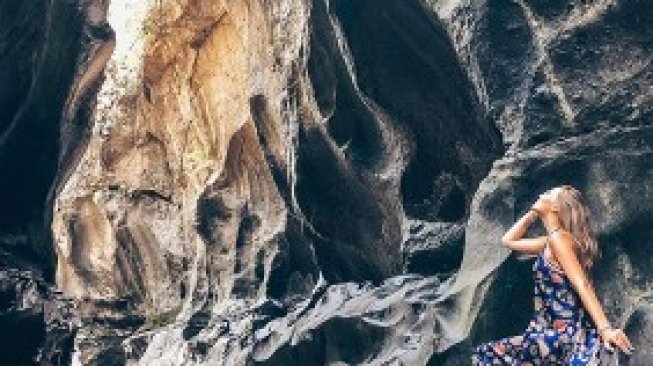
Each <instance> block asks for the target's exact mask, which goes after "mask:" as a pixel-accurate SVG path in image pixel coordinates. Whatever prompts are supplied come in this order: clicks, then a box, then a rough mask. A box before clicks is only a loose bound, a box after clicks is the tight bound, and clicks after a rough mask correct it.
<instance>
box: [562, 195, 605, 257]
mask: <svg viewBox="0 0 653 366" xmlns="http://www.w3.org/2000/svg"><path fill="white" fill-rule="evenodd" d="M560 187H561V188H562V190H561V191H560V192H559V194H558V195H557V203H558V205H559V207H560V210H559V211H558V218H559V219H560V225H561V226H562V228H563V229H565V230H567V231H568V232H570V233H571V234H572V236H573V239H574V250H575V251H576V255H577V256H578V260H579V261H580V263H581V264H582V265H583V267H585V268H587V269H589V268H590V267H592V265H593V264H594V261H595V260H596V258H597V257H598V256H599V255H600V253H599V245H598V242H597V240H596V237H595V235H594V230H593V228H592V220H591V218H590V212H589V209H588V208H587V206H586V205H585V202H584V198H583V197H582V195H581V193H580V191H579V190H577V189H576V188H574V187H573V186H571V185H569V184H563V185H561V186H560Z"/></svg>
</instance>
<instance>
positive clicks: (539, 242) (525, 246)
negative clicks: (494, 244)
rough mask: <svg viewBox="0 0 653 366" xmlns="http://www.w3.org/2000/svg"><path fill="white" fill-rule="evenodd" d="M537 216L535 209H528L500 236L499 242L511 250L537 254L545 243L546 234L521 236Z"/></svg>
mask: <svg viewBox="0 0 653 366" xmlns="http://www.w3.org/2000/svg"><path fill="white" fill-rule="evenodd" d="M538 217H539V215H538V213H537V212H536V211H535V210H529V211H528V212H527V213H526V214H524V215H523V216H522V217H521V218H519V220H517V221H516V222H515V223H514V224H513V225H512V227H511V228H510V229H508V231H506V233H505V234H504V235H503V238H501V243H502V244H503V245H504V246H506V247H508V248H509V249H511V250H515V251H518V252H522V253H527V254H537V253H539V252H540V251H541V250H542V249H543V248H544V244H545V243H546V236H538V237H535V238H522V237H523V236H524V233H525V232H526V230H527V229H528V227H529V226H530V225H531V224H532V223H533V222H534V221H535V220H537V219H538Z"/></svg>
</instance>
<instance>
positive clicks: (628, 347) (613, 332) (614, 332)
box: [601, 329, 635, 354]
mask: <svg viewBox="0 0 653 366" xmlns="http://www.w3.org/2000/svg"><path fill="white" fill-rule="evenodd" d="M601 340H602V341H603V344H604V345H605V347H606V348H607V349H609V350H613V349H614V347H613V346H617V347H619V349H620V350H621V351H622V352H624V353H626V354H631V353H632V352H633V350H634V349H635V348H634V347H633V345H632V343H630V339H628V336H627V335H626V333H624V331H623V330H621V329H605V330H604V331H603V332H601Z"/></svg>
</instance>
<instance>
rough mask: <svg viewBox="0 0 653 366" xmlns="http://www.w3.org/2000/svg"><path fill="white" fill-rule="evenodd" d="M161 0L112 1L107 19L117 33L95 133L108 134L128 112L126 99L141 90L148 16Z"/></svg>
mask: <svg viewBox="0 0 653 366" xmlns="http://www.w3.org/2000/svg"><path fill="white" fill-rule="evenodd" d="M158 4H160V0H139V1H134V0H112V1H111V4H110V6H109V12H108V17H107V18H108V19H107V20H108V22H109V24H111V27H113V29H114V30H115V32H116V47H115V50H114V52H113V55H112V56H111V59H110V60H109V62H108V63H107V66H106V69H105V76H106V79H105V81H104V83H103V84H102V86H101V88H100V92H99V94H98V98H97V108H96V115H95V128H96V132H99V133H100V134H101V135H107V134H108V133H109V131H110V129H111V126H112V125H113V124H114V123H115V122H116V121H118V120H120V118H121V117H123V116H124V114H125V112H126V110H125V109H126V108H127V107H128V106H125V105H124V104H125V103H122V102H123V101H125V100H127V99H129V97H130V96H132V97H133V96H134V95H136V94H137V93H138V92H139V86H140V84H141V80H142V74H141V73H142V66H143V65H142V62H143V53H144V50H145V45H146V42H147V40H148V35H149V34H148V32H147V28H146V22H147V17H148V15H149V14H150V12H151V10H152V8H153V7H154V6H157V5H158Z"/></svg>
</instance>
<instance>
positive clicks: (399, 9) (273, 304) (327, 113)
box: [53, 1, 502, 364]
mask: <svg viewBox="0 0 653 366" xmlns="http://www.w3.org/2000/svg"><path fill="white" fill-rule="evenodd" d="M398 14H400V15H401V16H398V17H397V15H398ZM108 21H109V23H110V24H112V26H113V28H114V30H115V32H116V48H115V51H114V53H113V54H112V58H111V59H110V60H109V61H108V63H107V65H106V75H107V76H106V80H105V82H104V84H103V85H102V88H101V89H100V92H99V94H98V98H97V107H96V109H95V112H96V113H95V114H94V115H93V118H94V120H93V126H94V129H93V137H92V138H91V141H90V143H89V145H88V148H87V149H86V151H85V154H84V156H83V157H82V158H81V161H80V163H79V164H78V166H77V168H76V170H75V171H74V172H73V173H72V175H71V176H70V179H68V181H67V183H66V185H65V187H64V189H63V190H62V191H61V193H60V194H59V195H58V196H57V201H56V208H55V217H54V221H53V230H54V233H55V243H56V245H55V248H56V251H57V254H58V267H57V284H58V285H59V287H60V288H61V289H62V290H63V291H64V292H65V293H67V294H69V295H71V296H74V297H75V298H77V299H79V302H80V308H81V310H80V316H81V317H82V322H83V323H84V326H83V327H82V329H81V330H80V332H79V334H78V336H77V349H78V352H77V353H76V355H75V362H79V363H82V364H94V363H95V364H100V363H103V362H107V361H105V360H109V359H116V360H122V361H121V362H123V361H124V362H133V363H140V364H159V362H160V360H161V359H169V360H171V361H170V362H173V363H179V364H184V363H188V364H192V363H197V364H208V363H210V362H216V360H218V361H219V362H223V363H227V364H230V363H231V364H241V363H243V362H248V363H251V362H256V363H266V362H268V363H278V364H287V362H288V361H287V357H290V358H291V359H296V358H297V355H298V354H299V353H301V352H302V349H304V348H306V349H309V350H312V349H316V350H317V351H318V352H316V353H315V355H313V356H311V357H314V358H313V359H307V360H305V361H298V362H300V363H302V362H309V363H311V362H313V363H315V362H317V363H320V362H337V361H339V360H340V361H345V362H354V360H359V361H360V362H362V361H365V360H368V361H369V362H372V360H373V359H375V358H379V359H384V360H389V361H391V360H395V359H397V357H399V358H400V359H401V358H402V357H403V358H406V359H407V360H409V361H410V360H412V362H426V360H427V359H428V357H429V356H430V354H431V353H432V350H433V348H434V344H436V343H437V342H436V341H437V340H434V334H436V331H435V327H436V321H435V305H434V304H435V303H434V300H433V299H432V298H434V296H435V295H434V292H435V291H436V290H437V288H438V286H439V285H440V279H442V278H443V277H444V276H445V274H447V275H448V274H450V273H451V271H453V270H454V269H456V268H457V266H458V263H459V261H460V259H461V255H462V240H463V238H462V234H463V231H462V228H463V225H464V223H465V220H466V218H467V217H468V215H469V211H468V209H467V207H469V202H470V201H471V199H472V196H473V194H474V192H475V190H476V188H477V185H478V183H479V182H480V180H481V179H482V178H483V177H484V176H485V175H486V173H487V171H488V169H489V166H490V163H491V162H492V160H494V159H495V158H497V157H498V156H500V154H501V151H502V144H501V137H500V133H499V131H498V129H496V128H495V127H494V125H493V124H492V123H490V121H489V120H487V119H486V118H485V117H484V114H483V112H482V109H481V106H480V105H479V103H478V101H477V98H476V95H475V93H474V88H473V85H472V83H471V82H470V81H469V79H468V77H467V75H466V74H465V72H464V70H463V68H462V67H461V66H460V64H459V62H458V59H457V56H456V53H455V50H454V47H453V45H452V43H451V41H450V39H449V36H448V34H447V32H446V30H445V28H444V27H443V25H442V23H441V22H440V20H438V18H437V16H436V15H435V14H434V13H432V12H431V11H430V10H427V9H426V8H424V7H423V6H422V5H421V4H420V3H418V2H408V3H401V2H391V3H388V4H382V5H378V4H373V3H372V2H367V3H365V2H360V3H356V4H352V3H348V2H334V3H331V4H328V3H324V2H316V3H307V2H301V1H294V2H293V1H280V2H270V3H258V2H242V1H233V2H208V1H207V2H201V1H200V2H174V1H168V2H165V1H164V2H151V3H142V4H140V5H138V6H137V7H130V6H129V5H128V4H127V3H123V2H120V1H114V2H112V3H111V5H110V6H109V9H108ZM366 34H374V38H373V41H372V42H370V40H368V39H366V37H367V36H366ZM407 39H412V40H413V41H412V42H413V43H414V44H411V43H407V42H406V40H407ZM121 42H122V44H121ZM125 44H129V46H125ZM388 50H391V53H389V54H387V57H385V56H382V55H384V54H386V53H387V52H388ZM440 233H443V234H440ZM434 236H435V237H439V238H441V241H440V243H438V244H434V243H431V241H430V240H429V238H431V237H434ZM408 248H412V249H415V250H417V251H414V250H412V249H411V251H409V249H408ZM416 248H417V249H416ZM439 252H442V253H446V258H447V259H446V260H441V261H440V263H439V264H437V263H434V264H433V267H432V268H430V267H429V265H428V264H427V263H424V261H423V260H422V262H421V263H420V260H421V258H420V257H419V254H415V253H423V255H430V256H431V257H433V258H436V257H437V256H438V254H437V253H439ZM408 253H412V254H410V255H408ZM404 257H406V258H408V257H410V258H411V259H410V260H408V259H406V260H404ZM407 268H410V270H408V269H407ZM407 271H410V272H413V273H416V276H417V277H415V278H412V277H410V278H406V279H403V280H401V279H399V278H398V279H396V280H395V279H393V278H394V277H393V276H397V275H402V274H404V273H406V272H407ZM420 273H423V274H428V275H430V276H434V277H425V278H422V277H421V274H420ZM388 280H390V281H391V282H390V283H387V281H388ZM352 281H353V282H352ZM397 281H398V282H397ZM395 282H397V283H395ZM404 282H405V283H404ZM345 283H348V284H346V285H345ZM356 283H360V284H363V283H368V285H366V286H372V287H373V288H369V289H366V290H362V289H357V287H358V285H356ZM340 284H342V285H340ZM340 286H342V287H340ZM352 286H353V287H352ZM374 286H380V287H379V288H378V289H375V288H374ZM409 287H416V288H419V289H420V292H419V295H414V297H415V299H414V300H412V301H411V300H409V299H403V298H401V297H397V296H396V295H395V296H392V297H390V298H387V299H386V301H387V302H388V304H387V305H379V304H380V303H381V302H382V301H381V299H384V298H386V297H388V296H389V295H388V294H386V291H388V289H394V290H392V292H396V293H401V292H406V291H408V289H409ZM332 292H333V293H339V292H344V293H343V294H342V295H338V296H336V297H332V296H331V295H329V294H331V293H332ZM331 298H333V300H328V299H331ZM111 302H115V305H114V306H113V308H112V306H111V305H110V304H111ZM340 302H346V303H347V304H348V305H347V306H348V307H350V309H348V310H347V309H339V306H337V304H338V303H340ZM377 303H378V304H377ZM118 304H121V305H118ZM366 304H367V305H366ZM370 306H373V307H378V306H381V308H380V309H379V311H381V312H397V314H398V315H393V316H392V317H395V316H399V315H400V314H405V316H406V317H407V319H406V320H403V321H401V322H402V323H404V324H403V325H402V326H401V327H400V328H401V329H394V327H395V323H396V321H398V320H392V319H386V318H387V317H388V316H389V315H388V314H376V313H373V312H372V311H371V310H370V309H369V307H370ZM120 307H124V309H118V308H120ZM394 307H396V308H397V309H396V310H391V309H390V308H394ZM384 308H387V309H386V310H384ZM91 309H92V310H91ZM422 309H424V310H425V314H426V316H424V315H420V311H421V310H422ZM313 312H315V315H312V316H309V313H313ZM428 314H430V315H428ZM297 317H298V318H299V319H303V318H304V317H305V318H306V320H304V321H303V322H301V324H300V323H296V320H293V319H295V318H297ZM379 317H381V319H377V320H374V319H376V318H379ZM340 318H353V320H352V321H349V320H347V321H342V322H341V321H340V320H338V319H340ZM367 318H370V319H369V320H363V319H367ZM109 319H120V320H114V321H113V322H109ZM355 319H359V320H355ZM374 322H379V324H378V325H372V324H373V323H374ZM107 323H108V325H102V324H107ZM331 324H335V325H331ZM368 326H369V327H371V328H370V330H364V333H365V334H366V335H365V336H366V337H368V336H369V337H372V336H374V337H377V338H378V339H376V338H375V339H371V340H368V341H366V346H365V347H364V348H363V349H360V350H358V351H357V350H356V347H353V348H351V349H349V350H347V349H344V348H343V349H342V350H337V349H336V350H334V351H333V353H332V352H331V351H329V352H326V353H325V351H324V350H321V346H320V344H321V342H317V343H316V342H314V341H310V342H308V343H306V342H302V344H304V346H302V347H299V348H296V347H295V346H293V345H294V344H296V343H297V342H298V340H297V337H304V336H305V335H306V336H308V335H310V334H312V333H313V332H320V333H321V334H324V335H323V337H327V338H332V337H334V336H336V333H334V332H338V329H340V328H342V329H343V330H346V329H354V328H356V327H368ZM333 327H335V328H333ZM293 328H295V330H294V331H291V329H293ZM418 328H423V329H422V330H421V331H419V332H417V329H418ZM409 329H413V330H414V331H415V332H416V333H417V335H416V336H415V337H413V338H414V339H413V340H412V342H413V343H415V344H416V345H417V348H415V349H414V350H411V349H410V347H409V349H407V350H406V353H407V355H406V356H401V352H399V351H398V350H401V349H402V348H406V346H405V345H404V344H403V343H404V342H403V341H402V340H403V337H405V334H404V333H405V332H406V331H407V330H409ZM293 333H297V334H293ZM100 337H101V338H100ZM124 337H129V338H128V339H126V340H125V339H124ZM435 338H437V337H435ZM386 342H387V343H388V346H387V350H386V351H384V352H383V353H382V354H379V355H377V356H373V355H374V354H375V353H378V349H379V348H383V347H382V345H383V344H384V343H386ZM342 347H345V348H346V347H350V346H347V345H345V344H343V345H342ZM411 347H412V346H411ZM336 348H338V347H336ZM298 352H299V353H298ZM341 358H342V360H341ZM175 360H176V361H175ZM320 360H322V361H320ZM347 360H349V361H347ZM356 362H358V361H356Z"/></svg>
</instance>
